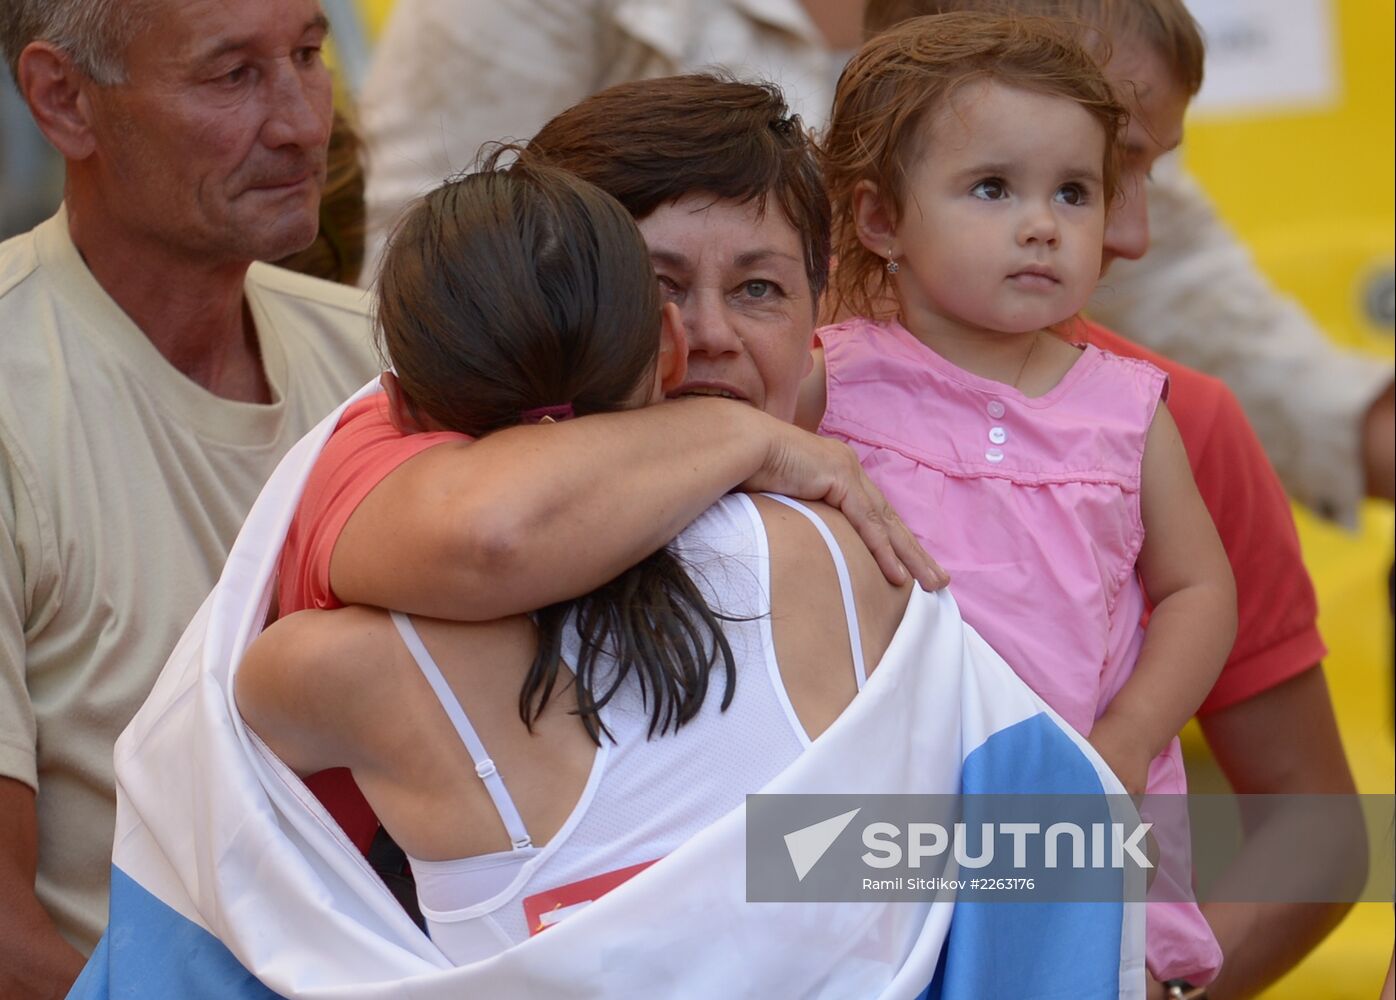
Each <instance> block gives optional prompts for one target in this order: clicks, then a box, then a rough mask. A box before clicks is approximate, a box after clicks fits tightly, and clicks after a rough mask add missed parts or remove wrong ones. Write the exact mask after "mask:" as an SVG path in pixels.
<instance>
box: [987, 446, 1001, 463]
mask: <svg viewBox="0 0 1396 1000" xmlns="http://www.w3.org/2000/svg"><path fill="white" fill-rule="evenodd" d="M984 457H985V458H987V459H988V460H989V461H991V462H1002V461H1003V452H1002V451H1000V450H999V449H998V448H990V449H989V450H988V451H986V452H985V453H984Z"/></svg>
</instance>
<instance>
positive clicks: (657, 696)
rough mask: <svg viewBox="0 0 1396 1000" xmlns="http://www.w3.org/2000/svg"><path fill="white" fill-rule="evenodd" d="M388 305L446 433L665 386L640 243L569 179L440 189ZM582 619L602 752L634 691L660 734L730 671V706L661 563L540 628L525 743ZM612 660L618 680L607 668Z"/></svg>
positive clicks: (418, 215) (708, 619)
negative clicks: (609, 719)
mask: <svg viewBox="0 0 1396 1000" xmlns="http://www.w3.org/2000/svg"><path fill="white" fill-rule="evenodd" d="M378 291H379V304H378V328H379V333H380V337H381V345H382V348H383V351H384V353H385V354H386V357H387V359H388V360H389V361H390V362H391V363H392V365H393V367H394V368H395V369H396V371H397V377H398V381H399V383H400V384H401V386H402V391H403V395H404V396H405V397H406V398H407V399H408V400H409V401H410V405H411V406H413V407H414V408H415V409H416V410H417V411H418V412H420V413H422V414H425V415H428V416H430V417H431V418H432V419H433V420H434V421H435V422H436V423H438V424H440V425H441V426H443V427H446V428H449V429H451V430H455V431H459V432H461V433H464V434H469V435H472V436H476V437H478V436H481V435H484V434H488V433H490V432H491V431H495V430H498V429H500V428H504V427H510V426H513V425H515V424H519V423H521V422H525V421H527V420H530V419H536V418H537V416H538V415H539V414H540V413H544V412H546V413H549V414H551V415H554V416H555V417H565V416H567V415H571V414H575V415H577V416H582V415H585V414H589V413H603V412H609V411H613V410H621V409H626V408H628V407H631V406H634V405H636V404H637V401H638V398H639V397H640V396H642V395H643V393H644V391H645V388H646V387H647V386H648V385H649V384H650V380H651V379H652V378H653V377H654V369H655V364H656V361H657V358H658V351H659V340H660V310H661V308H662V302H661V299H660V294H659V287H658V284H657V282H656V281H655V277H654V271H653V270H652V268H651V266H650V263H649V254H648V251H647V250H646V248H645V244H644V241H643V239H642V237H641V236H640V233H639V230H638V229H637V228H636V226H635V223H634V221H633V220H632V219H631V217H630V215H629V213H627V212H626V211H625V209H623V208H622V207H621V206H620V204H619V203H618V202H617V201H615V199H613V198H611V197H610V196H609V195H607V194H605V193H604V192H602V191H601V190H600V189H599V188H597V187H594V186H593V185H591V184H588V183H587V182H585V181H583V180H581V179H579V178H577V177H574V176H573V175H571V174H568V173H566V172H564V171H561V170H556V169H553V168H549V167H544V166H536V165H534V166H525V165H523V164H518V163H516V164H514V165H513V166H512V167H511V168H509V169H504V170H501V169H495V168H494V162H493V160H492V161H491V162H490V163H489V164H487V167H486V169H485V170H483V171H482V172H480V173H475V174H470V175H466V176H462V177H459V178H456V179H454V180H452V181H449V182H447V183H446V184H444V185H443V186H441V187H440V188H437V189H436V190H435V191H433V192H432V193H431V194H429V195H427V196H426V197H425V198H423V199H422V200H421V201H419V202H418V203H417V204H416V205H415V206H414V207H413V208H412V209H411V211H410V212H409V213H408V215H407V216H406V218H404V219H403V221H402V223H401V224H400V225H399V227H398V229H397V231H396V232H395V234H394V235H393V238H392V240H391V242H390V244H389V247H388V251H387V253H386V255H385V257H384V260H383V265H382V269H381V271H380V273H379V285H378ZM504 499H505V498H501V500H502V501H503V500H504ZM573 613H575V616H576V619H575V620H576V624H577V630H578V633H579V635H580V636H581V640H582V647H581V650H580V653H579V654H578V657H577V659H578V662H577V663H576V664H575V665H574V669H575V671H576V679H577V705H578V711H579V713H580V715H581V719H582V722H583V724H584V725H585V726H586V729H587V732H588V734H590V735H591V737H592V739H593V740H595V741H597V742H598V743H599V742H600V737H601V734H602V733H604V732H606V727H605V725H604V724H603V723H602V721H601V717H600V714H599V713H600V710H601V709H602V708H603V707H604V706H605V705H606V703H607V702H608V701H610V700H611V698H612V697H613V696H614V695H615V693H616V691H617V690H618V689H619V687H620V685H621V684H622V683H623V682H624V681H625V680H626V678H628V677H630V676H631V675H634V677H635V678H636V680H638V682H639V684H640V686H641V689H642V690H643V691H644V693H645V698H646V704H647V705H648V707H649V711H650V733H651V735H654V734H655V733H657V732H663V731H665V730H666V729H668V728H670V727H671V726H672V727H673V728H677V727H678V726H680V725H682V724H683V723H685V722H687V721H688V720H689V719H691V718H693V716H694V715H695V714H696V713H697V711H698V710H699V708H701V707H702V704H703V701H704V699H705V698H706V696H707V686H708V675H709V673H710V671H711V669H712V667H713V666H714V664H715V663H716V662H717V661H718V659H719V658H720V659H721V661H722V663H723V667H724V670H725V675H726V689H725V692H724V695H723V700H722V707H723V708H726V707H727V705H728V704H729V703H730V701H731V698H732V690H733V684H734V682H735V668H734V664H733V660H732V651H731V649H730V647H729V646H728V644H727V641H726V639H725V638H724V637H723V635H722V630H721V627H720V624H719V616H718V615H717V614H715V613H714V612H713V611H712V610H711V609H710V608H709V607H708V606H707V604H706V602H705V601H704V600H703V597H702V595H701V594H700V593H699V591H698V589H697V588H696V587H695V586H694V584H693V581H692V580H691V579H690V578H689V576H688V574H687V573H686V572H685V571H684V569H683V567H682V566H681V565H680V564H679V562H678V560H677V559H676V558H675V557H674V556H673V555H672V554H671V553H670V552H669V551H668V550H666V549H661V550H660V551H658V552H656V553H654V554H653V555H651V556H650V557H649V558H648V559H646V560H644V561H643V562H641V563H640V564H639V565H638V566H635V567H633V568H631V569H629V570H627V571H626V572H624V573H622V574H621V575H620V576H618V577H617V578H616V579H614V580H612V581H611V582H610V583H608V584H606V585H604V586H602V587H599V588H597V589H596V590H594V591H593V592H592V593H590V594H588V595H586V596H585V597H581V598H578V599H576V600H574V601H566V602H563V603H560V604H555V605H553V606H551V607H548V608H544V609H543V610H542V611H540V612H538V613H537V615H536V616H535V620H536V622H537V626H538V639H539V642H538V654H537V656H536V657H535V659H534V663H533V666H532V667H531V669H530V670H529V673H528V677H527V679H526V680H525V682H524V685H523V689H522V691H521V692H520V695H519V712H520V715H521V716H522V717H523V720H524V722H525V723H527V724H529V725H530V727H531V726H532V723H533V722H534V721H535V720H536V719H537V717H538V714H539V713H540V712H541V711H542V710H543V708H544V706H545V705H546V704H547V702H548V699H549V698H550V696H551V695H552V693H553V691H554V688H555V686H556V683H557V677H558V671H559V660H560V655H561V641H562V637H563V634H564V626H565V623H566V620H567V618H568V616H569V615H570V614H573ZM609 657H614V659H615V662H616V664H617V666H618V669H617V670H616V671H614V672H611V671H609V670H603V669H602V665H603V664H604V663H605V662H606V661H607V658H609Z"/></svg>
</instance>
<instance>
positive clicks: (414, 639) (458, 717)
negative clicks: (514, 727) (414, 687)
mask: <svg viewBox="0 0 1396 1000" xmlns="http://www.w3.org/2000/svg"><path fill="white" fill-rule="evenodd" d="M391 614H392V618H393V624H394V625H396V626H397V631H398V635H400V636H402V641H403V642H404V643H406V644H407V651H408V652H409V653H411V654H412V659H414V660H416V661H417V666H418V667H419V668H420V669H421V671H422V676H424V677H425V678H426V679H427V683H428V684H430V685H431V689H432V690H433V691H435V692H436V699H437V701H439V702H441V707H442V708H443V709H445V710H446V715H447V716H448V717H449V718H450V720H451V725H453V726H455V727H456V733H457V734H459V736H460V739H461V742H462V743H464V744H465V750H466V753H468V754H470V759H471V760H473V761H474V762H475V773H476V774H478V775H479V776H480V780H481V781H483V782H484V783H485V791H487V792H489V794H490V799H491V800H492V801H493V802H494V807H495V809H496V810H497V811H498V812H499V818H500V820H501V821H503V823H504V829H505V830H506V831H507V832H508V834H509V839H510V840H511V841H513V844H514V850H516V851H517V850H522V849H523V848H525V847H530V846H532V844H533V840H532V839H531V838H530V837H529V835H528V830H527V829H526V828H525V827H524V821H523V817H522V816H520V815H519V810H518V809H516V808H515V807H514V800H513V799H512V798H510V797H509V790H508V789H507V788H505V787H504V779H503V778H501V777H500V776H499V771H498V770H497V769H496V768H495V766H494V761H492V760H490V756H489V754H488V753H486V752H485V744H483V743H481V742H480V736H479V734H478V733H476V732H475V727H474V726H472V725H471V724H470V719H469V718H468V717H467V716H466V714H465V709H463V708H462V707H461V703H460V701H459V700H458V699H457V698H456V696H455V693H454V692H453V691H452V690H451V686H450V685H449V684H447V683H446V678H445V677H443V676H442V675H441V668H440V667H438V666H437V665H436V661H435V660H434V659H432V656H431V653H429V652H427V647H426V646H425V645H423V643H422V637H421V636H419V635H418V634H417V629H416V627H415V626H414V625H413V624H412V619H410V618H408V617H407V616H406V615H404V614H402V613H401V612H398V611H393V612H391Z"/></svg>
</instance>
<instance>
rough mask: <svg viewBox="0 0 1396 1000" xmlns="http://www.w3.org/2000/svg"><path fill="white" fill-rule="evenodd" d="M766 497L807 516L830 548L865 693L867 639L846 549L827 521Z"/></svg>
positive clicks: (773, 495)
mask: <svg viewBox="0 0 1396 1000" xmlns="http://www.w3.org/2000/svg"><path fill="white" fill-rule="evenodd" d="M762 495H763V496H768V497H770V498H771V499H772V500H775V501H776V502H777V503H783V504H785V506H787V507H789V508H790V509H791V510H796V511H799V512H800V513H801V514H803V515H804V516H805V518H806V519H807V520H808V521H809V522H810V524H812V525H814V526H815V528H816V529H817V530H818V531H819V537H820V538H822V539H824V544H825V545H827V546H828V547H829V555H831V556H833V557H834V569H835V570H836V571H837V572H838V575H839V590H840V591H842V592H843V614H844V618H845V619H846V620H847V621H848V642H849V647H850V649H851V650H852V653H853V676H854V677H855V678H856V679H857V681H858V690H859V691H861V690H863V685H864V684H866V683H867V682H868V671H867V667H866V666H865V665H864V663H863V636H862V633H861V632H859V630H858V607H857V605H856V604H854V602H853V582H852V580H851V579H850V578H849V576H848V563H847V562H846V561H845V560H844V557H843V549H841V548H839V543H838V542H836V541H834V533H833V532H832V531H830V530H829V526H828V525H827V524H825V523H824V521H823V519H822V518H821V517H820V516H819V515H818V514H816V513H815V512H814V511H812V510H810V509H809V508H808V507H806V506H805V505H804V504H802V503H800V502H799V501H797V500H791V499H790V498H789V497H783V496H780V495H779V494H777V493H764V494H762Z"/></svg>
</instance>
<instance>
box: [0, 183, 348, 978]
mask: <svg viewBox="0 0 1396 1000" xmlns="http://www.w3.org/2000/svg"><path fill="white" fill-rule="evenodd" d="M246 298H247V303H248V306H249V308H250V310H251V315H252V317H253V320H254V321H255V323H256V328H257V334H258V339H259V342H260V345H261V351H262V359H263V364H264V366H265V369H266V374H267V379H268V381H269V383H270V385H271V389H272V396H273V399H274V402H272V403H271V404H270V405H255V404H250V403H240V402H233V401H230V400H227V399H222V398H219V397H217V396H214V395H212V394H211V393H209V392H207V391H206V390H204V389H203V388H201V387H200V386H198V385H197V384H195V383H194V382H192V381H190V380H189V379H188V378H186V377H185V376H184V375H182V374H180V373H179V372H178V371H177V370H176V369H175V368H174V367H172V366H171V365H170V364H169V363H168V362H167V361H166V360H165V359H164V357H163V356H162V355H161V354H160V353H159V352H158V351H156V349H155V348H154V346H153V345H152V344H151V343H150V341H149V340H147V339H146V337H145V335H144V334H142V333H141V331H140V330H139V329H138V328H137V327H136V326H135V324H134V323H133V322H132V321H131V320H130V318H129V317H128V316H127V315H126V314H125V313H123V312H122V311H121V309H120V307H118V306H117V304H116V303H115V302H114V301H113V300H112V299H111V297H110V296H108V295H107V294H106V292H104V291H103V290H102V288H101V286H99V285H98V284H97V282H96V280H95V279H94V278H93V276H92V274H91V273H90V272H89V271H88V270H87V267H86V265H85V264H84V263H83V261H82V258H81V256H80V255H79V254H78V252H77V249H76V247H74V245H73V242H72V240H71V238H70V237H69V235H68V227H67V218H66V215H65V214H64V213H63V212H62V211H60V212H59V214H58V215H57V216H55V217H54V218H52V219H50V220H49V221H47V222H45V223H43V224H42V225H40V226H39V227H38V228H36V229H34V230H33V231H31V232H29V233H26V234H24V235H22V236H18V237H15V238H14V239H11V240H9V241H8V242H6V243H3V244H0V775H2V776H6V777H11V778H15V779H18V780H20V781H22V782H25V783H26V784H29V785H31V786H33V787H34V788H35V789H36V790H37V793H38V797H37V808H38V820H39V871H38V881H37V891H38V895H39V899H40V901H42V902H43V904H44V905H45V907H47V909H48V911H49V913H51V914H52V915H53V918H54V920H55V922H56V923H57V925H58V928H59V930H60V931H62V933H63V934H64V936H65V937H66V938H68V940H70V941H72V942H73V944H74V945H76V946H78V947H79V948H81V949H82V950H83V951H85V952H88V951H91V949H92V947H93V946H94V945H95V944H96V942H97V939H98V937H99V936H100V935H101V932H102V929H103V927H104V926H105V924H106V918H107V890H108V883H109V881H110V865H111V847H112V832H113V829H114V825H115V815H116V812H115V810H116V800H115V792H114V784H113V776H112V747H113V744H114V743H115V742H116V737H117V736H118V734H120V732H121V730H122V729H123V728H124V727H125V725H126V723H127V722H128V721H130V719H131V717H132V715H134V714H135V711H136V709H137V708H138V707H139V706H140V704H141V702H142V701H143V700H144V699H145V696H146V694H147V693H148V692H149V691H150V688H151V685H152V684H153V683H154V681H155V677H156V675H157V674H158V673H159V671H160V669H161V667H162V666H163V665H164V663H165V659H166V657H167V656H168V655H169V653H170V651H171V650H172V649H173V648H174V644H175V642H176V640H177V639H178V638H179V636H180V634H181V633H182V632H183V630H184V627H185V625H186V624H187V623H188V621H189V619H190V618H191V617H193V615H194V612H195V611H196V610H198V607H199V604H200V602H202V601H203V599H204V597H205V596H206V595H207V593H208V591H209V590H210V589H211V588H212V586H213V583H214V581H215V580H216V579H217V576H218V572H219V570H220V569H221V567H222V565H223V561H224V559H225V557H226V556H227V554H228V550H229V547H230V546H231V545H232V541H233V538H234V537H235V535H236V534H237V530H238V528H239V527H240V526H241V524H242V520H243V517H244V516H245V515H246V513H247V511H248V509H249V508H250V507H251V505H252V501H253V500H254V499H255V498H256V496H257V493H258V491H259V490H260V488H261V486H262V483H263V482H264V481H265V479H266V478H267V477H268V476H269V475H270V474H271V472H272V469H273V468H274V467H275V465H276V463H277V461H278V460H279V459H280V458H281V456H282V455H283V454H285V452H286V451H287V450H288V449H289V448H290V446H291V445H292V444H294V443H295V442H296V440H297V439H298V438H300V437H301V436H302V435H303V434H305V432H306V431H308V430H309V429H310V428H311V427H312V426H314V424H315V423H316V422H317V421H318V420H320V418H322V417H323V416H324V415H325V414H327V413H328V412H329V411H330V410H331V409H333V408H334V407H335V405H337V404H338V403H339V402H340V401H341V400H343V399H344V398H345V397H346V396H347V395H348V394H349V393H350V392H352V391H353V390H354V389H356V388H358V387H359V386H360V385H362V384H363V383H364V382H365V381H367V380H368V379H369V378H370V377H372V374H373V373H374V371H375V370H376V365H375V363H374V360H373V356H372V350H371V346H370V324H369V319H368V306H367V301H366V299H365V297H364V295H363V293H362V292H359V291H357V290H354V289H349V288H344V287H341V286H338V285H331V284H328V283H326V282H322V281H317V280H316V279H313V278H307V277H304V276H302V275H298V274H292V273H290V272H288V271H282V270H279V269H277V268H273V267H269V266H267V265H261V264H257V265H253V267H252V268H251V270H250V271H249V272H248V275H247V281H246Z"/></svg>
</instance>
